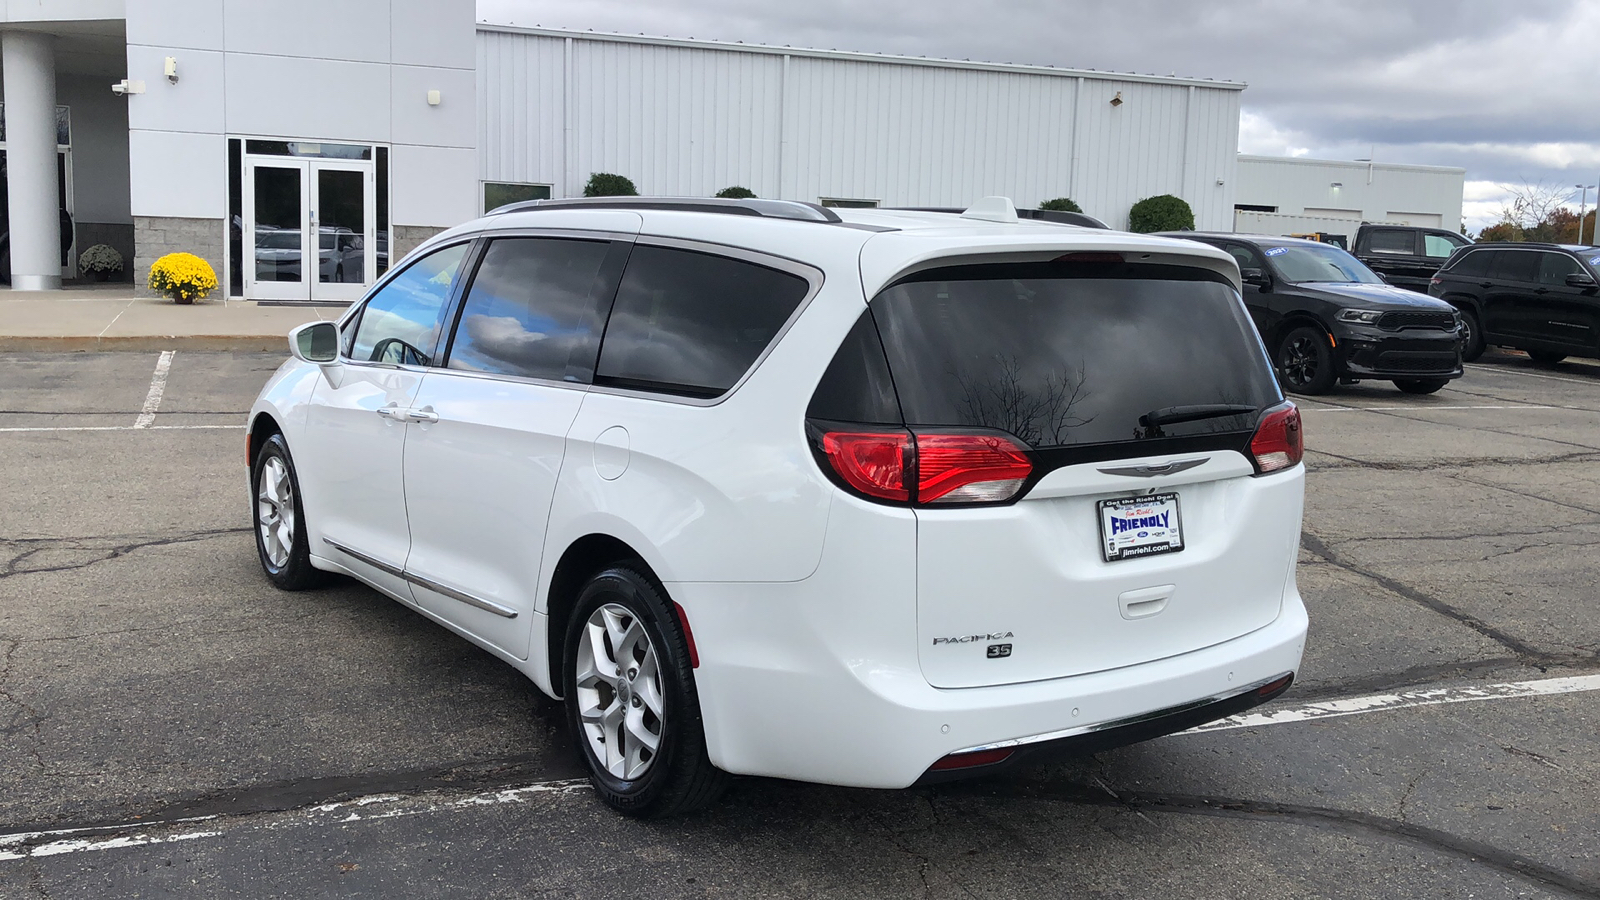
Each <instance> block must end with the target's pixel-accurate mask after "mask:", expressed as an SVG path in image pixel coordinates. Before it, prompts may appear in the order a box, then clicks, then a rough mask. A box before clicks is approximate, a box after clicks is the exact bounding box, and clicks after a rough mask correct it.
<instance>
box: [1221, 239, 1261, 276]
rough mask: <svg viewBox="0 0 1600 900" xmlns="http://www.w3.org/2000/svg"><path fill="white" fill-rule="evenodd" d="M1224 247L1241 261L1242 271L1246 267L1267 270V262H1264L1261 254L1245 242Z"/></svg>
mask: <svg viewBox="0 0 1600 900" xmlns="http://www.w3.org/2000/svg"><path fill="white" fill-rule="evenodd" d="M1223 249H1225V250H1227V251H1228V252H1229V253H1230V254H1232V255H1233V258H1234V260H1235V261H1237V262H1238V263H1239V269H1240V271H1243V270H1245V269H1261V270H1262V271H1266V267H1267V264H1266V263H1264V262H1262V261H1261V257H1260V255H1259V254H1257V253H1256V252H1255V251H1254V250H1251V249H1250V248H1249V247H1246V246H1245V245H1243V244H1228V245H1226V246H1225V247H1224V248H1223Z"/></svg>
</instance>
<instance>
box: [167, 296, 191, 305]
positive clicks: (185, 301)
mask: <svg viewBox="0 0 1600 900" xmlns="http://www.w3.org/2000/svg"><path fill="white" fill-rule="evenodd" d="M172 302H173V303H176V304H178V305H179V306H192V305H193V304H194V298H193V297H173V298H172Z"/></svg>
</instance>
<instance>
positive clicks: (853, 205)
mask: <svg viewBox="0 0 1600 900" xmlns="http://www.w3.org/2000/svg"><path fill="white" fill-rule="evenodd" d="M817 199H819V200H821V201H822V205H823V206H827V207H831V208H833V209H877V208H878V204H879V203H882V202H883V201H882V200H852V199H850V198H848V197H818V198H817Z"/></svg>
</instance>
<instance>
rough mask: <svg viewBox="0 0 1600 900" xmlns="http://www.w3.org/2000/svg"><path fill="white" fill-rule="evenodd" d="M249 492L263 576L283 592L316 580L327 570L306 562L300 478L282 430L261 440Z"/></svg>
mask: <svg viewBox="0 0 1600 900" xmlns="http://www.w3.org/2000/svg"><path fill="white" fill-rule="evenodd" d="M250 493H251V496H252V497H253V498H254V499H255V520H256V527H255V533H256V555H257V556H258V557H259V558H260V560H261V570H262V571H263V572H265V573H266V574H267V578H268V579H270V580H271V581H272V583H273V584H274V585H276V586H277V587H279V588H282V589H283V590H286V591H303V590H306V589H307V588H314V587H317V586H319V585H321V584H322V583H323V582H324V581H325V580H326V579H327V575H326V574H325V573H323V572H322V571H320V570H318V569H315V568H312V566H311V551H310V546H309V544H308V542H307V540H306V528H305V518H306V517H305V511H304V510H303V509H302V508H301V505H300V479H299V478H298V476H296V475H295V471H294V459H293V458H291V457H290V456H289V445H288V443H286V442H285V441H284V439H283V435H281V434H275V435H272V436H271V437H269V438H267V439H266V440H265V441H263V442H262V444H261V452H260V453H257V454H256V462H255V465H254V466H252V467H251V468H250Z"/></svg>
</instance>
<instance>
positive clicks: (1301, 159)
mask: <svg viewBox="0 0 1600 900" xmlns="http://www.w3.org/2000/svg"><path fill="white" fill-rule="evenodd" d="M1239 161H1240V162H1270V163H1293V164H1296V165H1312V166H1339V167H1342V168H1350V169H1365V168H1366V167H1367V166H1369V165H1370V166H1372V167H1373V168H1374V169H1388V170H1393V171H1401V172H1437V173H1439V174H1450V175H1465V174H1467V170H1466V169H1461V168H1457V167H1455V166H1421V165H1414V164H1411V163H1386V162H1375V163H1365V162H1358V161H1356V160H1353V159H1311V158H1309V157H1305V156H1256V155H1254V154H1250V153H1241V154H1239Z"/></svg>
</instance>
